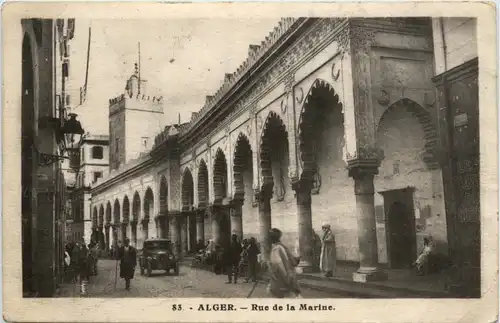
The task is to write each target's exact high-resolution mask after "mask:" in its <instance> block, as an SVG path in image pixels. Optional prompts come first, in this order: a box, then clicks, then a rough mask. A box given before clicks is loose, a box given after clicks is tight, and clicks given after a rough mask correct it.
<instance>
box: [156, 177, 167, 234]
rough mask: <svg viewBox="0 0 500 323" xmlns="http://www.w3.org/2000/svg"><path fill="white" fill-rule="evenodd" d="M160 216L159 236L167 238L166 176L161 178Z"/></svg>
mask: <svg viewBox="0 0 500 323" xmlns="http://www.w3.org/2000/svg"><path fill="white" fill-rule="evenodd" d="M159 200H160V218H159V220H158V221H159V223H158V226H159V231H160V232H159V236H160V237H161V238H166V237H167V235H168V186H167V179H166V178H165V176H162V177H161V180H160V199H159Z"/></svg>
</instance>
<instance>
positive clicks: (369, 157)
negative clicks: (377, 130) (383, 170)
mask: <svg viewBox="0 0 500 323" xmlns="http://www.w3.org/2000/svg"><path fill="white" fill-rule="evenodd" d="M356 155H357V156H353V157H352V158H348V160H347V169H348V170H349V176H350V177H354V178H355V176H357V175H362V174H364V173H366V172H368V173H370V172H372V173H373V171H375V173H374V175H376V174H377V173H378V167H379V166H380V162H381V161H382V160H383V159H384V151H383V150H382V149H380V148H377V147H360V148H359V149H358V152H357V154H356Z"/></svg>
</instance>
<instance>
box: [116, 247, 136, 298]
mask: <svg viewBox="0 0 500 323" xmlns="http://www.w3.org/2000/svg"><path fill="white" fill-rule="evenodd" d="M118 260H119V261H120V278H124V279H125V289H126V290H130V280H131V279H132V278H134V272H135V266H136V265H137V252H136V250H135V248H134V247H132V246H131V245H130V239H128V238H126V239H125V241H124V242H123V246H121V247H120V248H118V257H117V264H116V269H117V270H116V271H118ZM116 279H117V276H116V272H115V289H116Z"/></svg>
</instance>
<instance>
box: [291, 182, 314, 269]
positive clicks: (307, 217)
mask: <svg viewBox="0 0 500 323" xmlns="http://www.w3.org/2000/svg"><path fill="white" fill-rule="evenodd" d="M292 188H293V190H294V191H295V195H296V198H297V217H298V219H297V220H298V225H299V249H300V250H299V252H300V263H299V265H298V266H297V271H298V272H300V273H307V272H313V271H315V269H316V268H314V261H313V251H314V246H313V228H312V216H311V188H312V181H311V182H308V181H306V180H299V181H296V182H294V183H293V184H292Z"/></svg>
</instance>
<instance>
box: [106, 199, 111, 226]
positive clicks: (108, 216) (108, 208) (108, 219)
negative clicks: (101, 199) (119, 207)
mask: <svg viewBox="0 0 500 323" xmlns="http://www.w3.org/2000/svg"><path fill="white" fill-rule="evenodd" d="M111 213H112V212H111V202H110V201H108V203H106V224H108V225H110V224H111V223H112V216H111Z"/></svg>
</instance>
